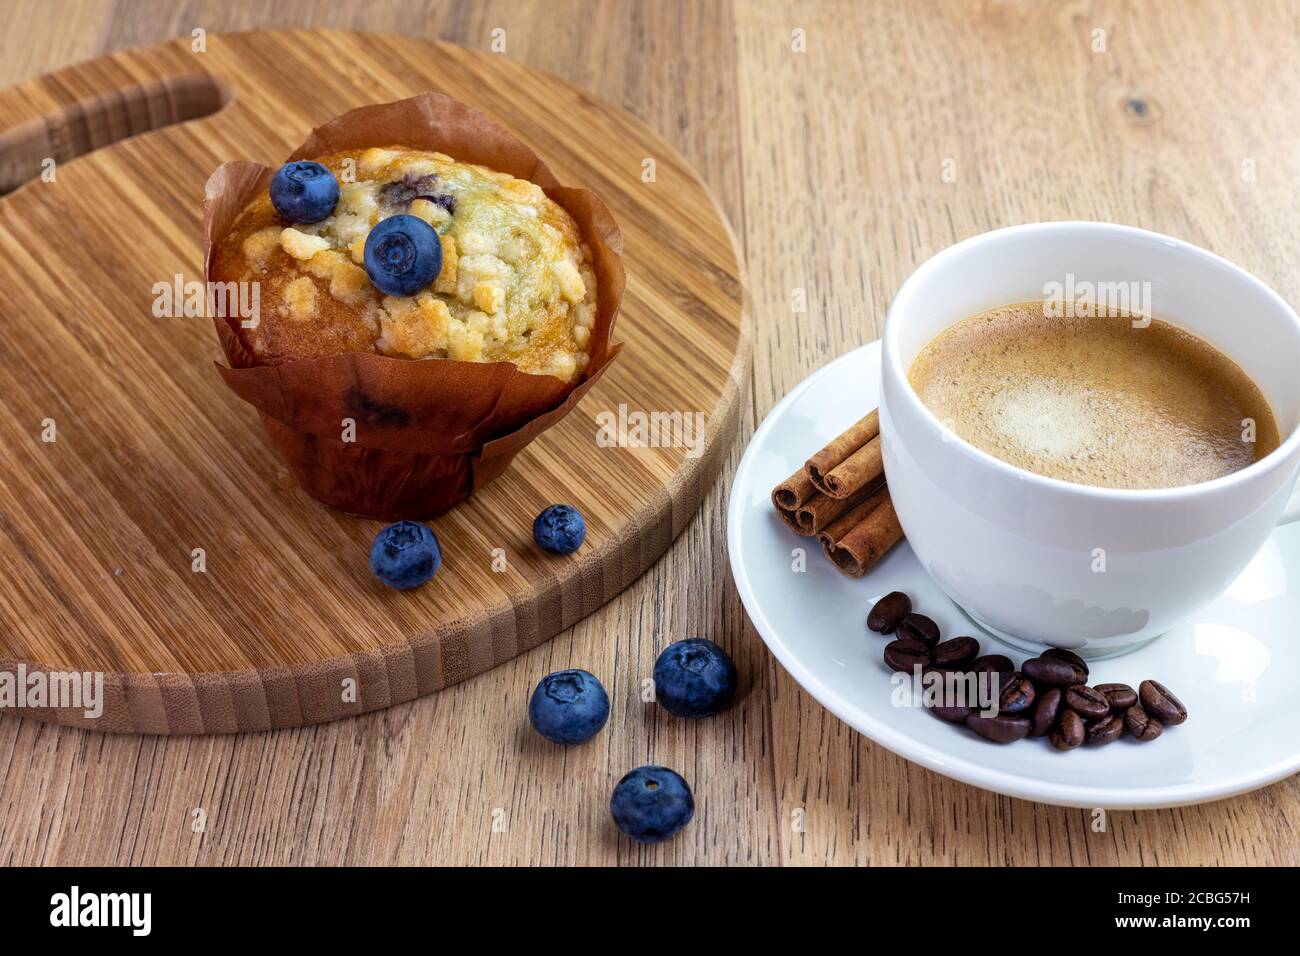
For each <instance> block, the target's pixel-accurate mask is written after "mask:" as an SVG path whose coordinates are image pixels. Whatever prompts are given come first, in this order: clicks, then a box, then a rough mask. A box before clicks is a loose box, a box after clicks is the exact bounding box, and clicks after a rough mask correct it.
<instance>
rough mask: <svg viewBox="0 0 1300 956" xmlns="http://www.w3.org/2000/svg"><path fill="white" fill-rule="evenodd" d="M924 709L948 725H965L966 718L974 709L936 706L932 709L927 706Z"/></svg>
mask: <svg viewBox="0 0 1300 956" xmlns="http://www.w3.org/2000/svg"><path fill="white" fill-rule="evenodd" d="M925 709H926V710H928V711H929V712H930V713H932V714H934V716H936V717H938V718H939V719H940V720H946V721H948V722H949V723H950V724H961V723H965V722H966V718H967V717H969V716H970V715H971V714H972V713H974V709H973V708H970V707H940V706H938V705H937V704H936V705H935V706H933V707H931V706H927V707H926V708H925Z"/></svg>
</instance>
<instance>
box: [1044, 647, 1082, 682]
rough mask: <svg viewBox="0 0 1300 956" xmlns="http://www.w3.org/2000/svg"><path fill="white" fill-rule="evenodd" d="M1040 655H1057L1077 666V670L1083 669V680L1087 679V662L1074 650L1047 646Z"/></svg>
mask: <svg viewBox="0 0 1300 956" xmlns="http://www.w3.org/2000/svg"><path fill="white" fill-rule="evenodd" d="M1040 656H1041V657H1057V658H1060V659H1061V660H1063V661H1069V662H1070V663H1071V664H1073V665H1074V666H1075V667H1077V668H1079V670H1081V671H1083V679H1084V680H1087V679H1088V662H1087V661H1085V660H1084V659H1083V658H1082V657H1080V656H1079V655H1078V654H1076V653H1074V651H1071V650H1066V649H1065V648H1064V647H1049V648H1048V649H1047V650H1045V651H1043V653H1042V654H1041V655H1040ZM1080 683H1082V681H1080Z"/></svg>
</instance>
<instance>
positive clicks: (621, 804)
mask: <svg viewBox="0 0 1300 956" xmlns="http://www.w3.org/2000/svg"><path fill="white" fill-rule="evenodd" d="M609 812H610V815H611V816H613V818H614V823H615V824H616V825H617V826H618V828H619V829H620V830H622V831H623V832H624V833H626V834H627V835H628V836H630V837H631V838H632V839H633V840H636V841H637V842H638V843H659V842H661V841H663V840H667V839H668V838H669V837H670V836H672V835H673V834H675V833H677V832H678V831H679V830H681V828H682V827H684V826H686V824H688V823H690V822H691V817H693V816H695V798H694V797H692V796H691V788H690V787H689V786H688V785H687V783H686V781H685V780H683V779H682V778H681V775H680V774H678V773H675V772H673V771H672V770H669V769H668V768H667V767H654V766H650V767H637V768H636V769H635V770H633V771H632V772H631V773H629V774H627V775H626V776H624V777H623V779H622V780H620V781H619V782H618V786H616V787H615V788H614V795H613V796H612V797H610V800H609Z"/></svg>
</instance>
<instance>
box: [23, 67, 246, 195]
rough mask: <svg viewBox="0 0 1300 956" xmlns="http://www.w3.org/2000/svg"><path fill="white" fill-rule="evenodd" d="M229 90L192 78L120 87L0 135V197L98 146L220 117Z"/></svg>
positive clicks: (206, 77) (209, 79)
mask: <svg viewBox="0 0 1300 956" xmlns="http://www.w3.org/2000/svg"><path fill="white" fill-rule="evenodd" d="M234 99H235V93H234V90H233V89H232V88H231V87H229V86H228V85H227V84H225V83H224V82H222V81H221V80H220V79H218V78H217V77H215V76H212V75H211V74H208V73H195V74H192V75H187V76H171V77H164V78H163V79H161V80H153V81H151V82H149V83H141V84H138V85H134V86H124V87H122V88H120V89H117V90H113V91H112V92H109V93H101V94H99V95H96V96H91V97H87V98H86V99H81V100H77V101H76V102H73V103H69V104H68V105H66V106H64V107H62V108H61V109H59V110H58V111H57V112H54V113H51V114H49V115H48V116H42V117H38V118H36V119H33V120H28V121H27V122H26V123H22V124H20V125H18V126H14V127H11V128H10V129H7V130H4V131H3V132H0V196H2V195H5V194H6V193H10V192H13V191H14V190H15V189H17V188H18V187H19V186H21V185H22V184H23V183H26V182H29V181H31V180H33V179H38V178H40V176H41V174H42V173H43V172H44V171H45V170H46V169H47V168H49V161H50V160H53V161H54V163H55V168H56V169H57V166H58V164H62V163H66V162H68V161H69V160H72V159H75V158H76V157H78V156H83V155H85V154H86V153H89V152H91V151H92V150H96V149H99V148H100V147H102V146H108V145H110V144H111V143H116V142H118V141H119V140H123V139H127V138H129V137H132V136H139V135H140V134H142V133H148V132H152V131H153V130H157V129H162V128H163V127H164V126H171V125H173V124H175V123H185V122H188V121H190V120H195V119H202V118H203V117H205V116H211V115H213V114H214V113H217V112H220V111H221V110H222V109H224V108H225V107H226V106H228V105H229V104H230V103H231V102H233V101H234Z"/></svg>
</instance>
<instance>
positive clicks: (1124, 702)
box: [1097, 684, 1138, 714]
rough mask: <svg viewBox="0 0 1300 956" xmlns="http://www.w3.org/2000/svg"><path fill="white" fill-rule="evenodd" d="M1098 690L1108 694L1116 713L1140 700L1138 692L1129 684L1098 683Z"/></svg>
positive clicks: (1112, 708)
mask: <svg viewBox="0 0 1300 956" xmlns="http://www.w3.org/2000/svg"><path fill="white" fill-rule="evenodd" d="M1097 690H1099V691H1101V692H1102V693H1103V694H1105V695H1106V699H1107V700H1108V701H1110V709H1111V713H1114V714H1120V713H1123V712H1124V711H1126V710H1128V709H1129V708H1130V707H1132V706H1133V705H1134V704H1136V703H1137V702H1138V692H1137V691H1135V690H1134V689H1133V688H1132V687H1129V686H1128V684H1098V685H1097Z"/></svg>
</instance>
